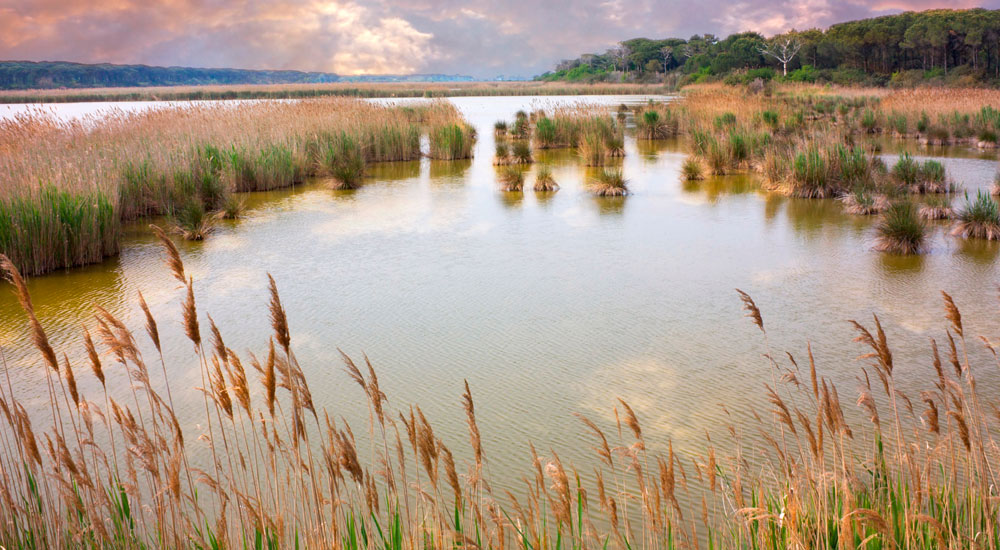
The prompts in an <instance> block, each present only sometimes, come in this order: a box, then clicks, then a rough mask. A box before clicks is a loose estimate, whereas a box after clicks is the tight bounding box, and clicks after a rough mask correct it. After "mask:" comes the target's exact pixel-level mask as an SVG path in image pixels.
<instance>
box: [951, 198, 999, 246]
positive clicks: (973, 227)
mask: <svg viewBox="0 0 1000 550" xmlns="http://www.w3.org/2000/svg"><path fill="white" fill-rule="evenodd" d="M955 220H956V224H955V229H954V231H953V233H954V234H955V235H959V236H961V237H964V238H966V239H987V240H990V241H995V240H1000V207H998V206H997V201H995V200H993V197H991V196H990V195H989V194H987V193H983V192H977V193H976V200H974V201H973V200H969V196H968V194H966V196H965V206H964V207H962V208H960V209H959V210H958V212H956V213H955Z"/></svg>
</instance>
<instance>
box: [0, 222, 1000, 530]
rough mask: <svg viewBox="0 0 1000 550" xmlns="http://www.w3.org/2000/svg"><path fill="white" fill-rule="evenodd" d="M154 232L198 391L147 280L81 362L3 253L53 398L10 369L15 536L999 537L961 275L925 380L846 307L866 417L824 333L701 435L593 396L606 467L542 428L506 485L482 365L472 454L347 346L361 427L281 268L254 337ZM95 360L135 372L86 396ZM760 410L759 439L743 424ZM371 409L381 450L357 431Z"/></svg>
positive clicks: (988, 426)
mask: <svg viewBox="0 0 1000 550" xmlns="http://www.w3.org/2000/svg"><path fill="white" fill-rule="evenodd" d="M157 235H158V236H159V238H160V240H161V242H162V244H163V247H164V250H165V254H166V258H167V265H168V269H169V271H170V272H171V273H172V275H173V277H174V278H175V280H176V281H177V283H178V284H179V285H180V288H179V289H178V291H177V292H178V294H179V296H180V297H181V298H182V299H183V307H182V312H181V322H182V326H183V327H184V330H185V334H186V336H187V339H188V341H189V343H190V344H191V348H190V349H191V354H192V356H193V357H195V358H196V359H197V364H199V365H200V367H199V368H200V370H201V377H202V380H203V383H202V384H201V386H202V387H203V388H204V391H202V392H199V390H197V389H194V388H178V387H171V386H170V384H169V382H168V380H169V379H168V377H167V376H166V373H167V367H166V365H165V364H162V362H161V357H162V354H161V347H160V346H161V342H160V333H159V329H158V326H159V320H158V319H156V318H154V317H153V315H152V314H150V312H149V309H148V307H147V306H146V303H145V301H144V300H143V298H142V296H141V294H140V295H139V297H138V307H139V309H140V310H141V311H142V312H143V316H144V318H145V319H146V323H145V328H144V330H142V331H139V332H135V333H134V332H132V331H131V330H130V329H129V328H128V327H127V326H126V325H125V324H124V323H123V322H122V321H121V320H120V319H118V318H116V317H114V316H113V315H111V314H110V313H108V312H107V311H105V310H103V309H100V308H97V309H96V313H95V318H94V321H93V326H92V327H87V331H86V332H84V333H83V334H82V337H81V346H82V347H83V348H84V351H85V357H87V358H88V359H87V363H88V364H87V365H86V366H83V365H74V364H72V363H71V362H70V361H69V360H68V359H67V357H68V355H69V354H68V353H66V354H64V353H62V351H63V350H60V352H57V351H56V350H55V349H53V348H52V347H51V345H50V344H49V341H48V338H47V336H46V331H45V327H44V326H42V325H41V324H40V323H39V322H38V320H37V318H36V317H35V313H34V307H33V304H32V302H31V297H30V295H29V294H28V291H27V288H26V286H25V285H24V281H23V279H22V278H21V276H20V275H19V273H18V271H17V269H16V267H15V266H14V265H13V263H12V262H11V261H10V260H9V259H7V258H6V257H0V268H2V270H3V272H4V273H5V275H6V276H7V277H8V279H9V280H10V281H11V283H12V286H13V288H14V291H15V292H17V294H18V296H19V299H20V302H21V305H22V308H23V310H24V315H25V317H26V318H27V320H28V324H27V326H28V328H27V330H28V331H29V334H27V335H25V338H26V339H28V340H30V341H31V342H33V343H34V345H35V346H36V348H37V350H38V354H39V369H38V371H39V372H38V374H39V376H40V377H44V378H45V382H44V388H45V390H44V392H43V395H47V397H43V399H42V406H43V407H45V408H47V409H49V411H48V412H49V413H50V414H51V418H52V419H55V420H53V421H52V423H51V424H46V425H43V422H39V421H38V420H37V419H36V418H35V417H33V416H32V415H30V414H29V413H28V406H29V403H28V401H27V400H26V399H27V398H26V397H25V394H26V393H30V394H31V395H32V396H34V395H35V394H34V393H33V391H32V389H31V388H22V387H16V386H15V385H14V384H13V383H12V382H11V380H10V378H5V379H4V382H3V383H0V404H2V405H3V406H2V408H0V410H2V413H3V414H2V420H0V425H2V426H3V428H2V430H0V438H2V439H3V445H2V446H0V464H2V466H3V468H2V470H0V543H2V544H3V545H4V546H5V547H6V548H14V549H22V548H148V547H171V548H230V547H244V548H293V547H294V548H331V547H332V548H344V549H346V550H360V549H362V548H373V547H377V548H384V549H399V550H403V549H418V548H419V549H424V550H429V549H441V550H443V549H448V548H451V549H453V548H457V547H475V548H495V549H501V548H518V549H522V550H537V549H543V548H550V549H560V548H567V549H570V548H577V549H582V548H614V549H623V550H628V549H635V548H663V549H671V548H682V547H683V548H926V549H932V548H954V547H968V546H975V547H977V548H997V547H1000V533H998V532H997V529H998V525H1000V522H998V521H997V519H998V518H997V494H996V486H997V485H996V483H995V480H994V476H995V472H996V471H997V468H998V466H1000V452H998V448H1000V446H998V445H997V441H996V440H995V437H996V434H997V433H998V431H997V428H998V426H997V422H998V419H997V417H996V416H994V414H993V412H992V411H996V410H997V406H998V403H997V402H996V399H995V398H994V396H991V395H989V394H988V392H985V391H983V390H982V389H980V388H979V387H978V386H977V382H976V380H977V378H978V377H979V376H981V374H982V372H983V371H982V369H984V368H991V369H992V368H996V367H997V366H998V365H980V364H973V363H972V362H971V360H970V356H971V355H973V354H970V348H971V346H973V345H985V346H986V347H987V348H988V350H990V351H993V347H992V344H991V343H990V342H989V340H986V339H983V340H982V344H974V343H973V340H970V339H971V338H973V336H972V335H970V334H967V333H966V332H965V331H966V330H967V327H966V326H965V324H964V323H965V322H966V320H965V319H964V318H963V317H962V315H961V312H960V310H959V308H958V307H957V305H956V304H955V303H954V301H953V300H952V299H951V297H950V296H949V295H947V294H943V304H944V312H945V313H944V323H945V327H944V328H945V329H946V330H945V335H946V339H945V340H944V341H943V342H942V343H941V346H939V345H938V343H937V342H936V341H935V340H933V339H932V340H931V341H930V342H929V344H928V350H927V359H928V360H927V366H926V367H925V368H927V369H928V376H927V377H926V384H925V386H924V387H923V391H921V392H919V393H918V394H908V393H907V392H906V391H904V390H903V389H902V388H901V387H900V386H899V385H898V384H897V381H896V376H897V366H898V365H897V362H896V360H895V358H894V357H895V356H896V354H895V353H894V350H893V349H892V346H891V345H890V338H889V336H888V335H887V331H886V330H885V329H884V327H883V326H882V324H881V323H880V320H879V318H878V317H877V316H875V317H874V318H873V319H872V320H871V321H870V322H868V323H859V322H852V323H853V326H854V329H855V331H856V334H857V338H856V339H855V341H856V342H857V343H858V351H859V355H860V357H859V359H860V362H859V367H858V379H859V381H860V384H859V389H858V394H857V395H858V397H857V401H856V404H857V407H859V409H860V410H861V412H863V413H864V417H866V418H867V419H868V420H867V421H864V422H856V423H849V422H848V420H847V418H849V417H852V416H854V415H851V414H849V413H848V412H847V411H846V410H845V402H846V401H848V400H847V399H842V398H841V393H842V392H841V391H840V390H839V389H838V388H837V387H836V385H835V384H834V383H833V381H832V380H830V379H829V378H828V377H826V376H824V374H823V371H822V369H821V365H819V364H817V362H816V361H814V360H813V355H812V353H811V350H809V349H808V348H807V349H806V350H805V351H806V352H805V354H804V357H805V358H804V359H803V360H802V361H798V360H796V358H795V356H794V355H792V354H791V353H788V354H778V353H773V352H771V351H770V350H769V351H768V353H767V355H766V356H765V358H764V360H763V362H762V364H761V378H762V379H764V380H768V379H769V381H768V382H765V383H764V384H763V386H764V387H763V389H762V391H761V400H762V401H766V402H767V403H768V405H767V406H768V408H769V409H770V410H769V411H768V412H769V414H766V415H757V414H754V415H752V416H748V417H747V418H745V419H742V420H739V421H735V420H734V422H736V424H733V425H731V426H730V427H729V433H728V434H707V435H706V441H705V445H704V448H703V450H699V451H694V452H691V451H687V450H685V449H681V448H675V447H674V445H673V444H672V442H670V441H669V440H667V441H661V440H660V438H658V437H654V436H652V435H651V433H650V432H648V431H646V430H645V429H644V426H643V423H642V419H641V418H639V416H638V415H637V414H636V413H635V411H634V410H633V408H632V407H631V406H629V404H628V402H627V401H626V400H623V399H619V400H618V401H617V402H615V403H613V407H614V413H615V414H614V417H615V418H617V419H618V422H617V425H616V424H615V423H604V422H598V421H594V420H592V419H590V418H588V417H586V416H583V415H580V416H579V420H580V429H581V431H582V432H584V433H586V434H587V436H588V438H589V439H590V441H591V442H593V448H594V453H595V458H596V462H597V464H598V465H597V467H596V468H595V469H594V470H593V472H580V471H578V470H577V469H576V468H574V467H573V465H572V464H569V463H565V462H563V461H562V460H560V458H559V454H558V453H557V451H555V450H550V451H548V452H545V453H542V454H539V453H537V452H536V451H535V447H534V446H532V447H531V453H530V456H528V457H526V469H525V471H526V475H525V477H524V480H525V486H524V487H523V489H521V490H513V491H506V490H503V489H502V488H501V487H500V486H498V485H497V484H495V483H494V482H492V481H491V478H490V467H489V465H490V460H489V458H488V457H489V453H488V448H487V446H486V445H484V436H483V434H482V433H481V432H480V430H479V426H478V424H477V421H476V414H477V408H476V404H475V401H474V398H473V396H474V392H473V389H472V388H470V387H469V385H468V384H467V383H466V384H465V389H464V392H463V394H462V396H461V401H462V407H461V409H459V410H458V411H456V413H457V414H461V415H462V416H463V417H464V418H465V419H466V421H467V425H468V439H467V442H468V443H467V444H468V447H467V448H464V449H463V451H464V452H462V453H461V454H459V453H457V452H456V450H457V448H455V447H452V446H449V445H448V444H447V443H446V442H445V441H443V440H442V439H440V438H439V437H438V436H437V435H436V434H435V431H434V428H433V426H432V425H431V423H430V422H429V421H428V420H427V418H426V416H425V415H424V413H423V411H422V410H421V409H420V407H419V406H415V405H414V406H409V407H408V406H405V405H403V406H400V407H398V408H394V407H393V406H390V401H389V400H388V399H387V396H386V395H385V394H384V393H383V391H382V390H381V389H380V383H379V376H378V373H377V371H376V369H375V368H374V366H373V365H372V364H371V363H370V362H369V361H367V359H364V360H363V361H360V362H355V361H354V359H353V358H351V357H349V356H347V355H344V354H342V359H343V363H344V371H345V372H344V374H345V380H348V381H350V382H352V383H353V384H355V385H356V386H357V387H358V390H359V392H360V393H361V394H362V395H364V396H365V398H366V400H367V409H368V410H367V412H368V417H369V421H368V423H367V426H364V427H362V426H354V427H352V426H350V425H348V424H347V423H346V422H345V421H343V420H337V414H336V411H334V410H330V409H329V408H328V406H327V404H325V403H321V402H315V401H314V400H313V397H312V393H311V392H310V388H309V383H308V380H307V379H306V376H305V375H304V374H303V368H302V366H301V365H300V364H299V362H298V360H297V359H296V354H295V351H294V349H295V345H294V340H293V337H292V335H293V332H292V330H291V328H290V327H289V323H288V316H287V314H286V311H285V308H284V306H283V304H282V302H281V298H280V294H279V292H278V284H277V282H276V281H274V280H273V279H270V278H269V281H268V286H269V295H270V298H269V304H267V305H266V306H265V305H264V304H262V309H264V308H265V307H266V308H267V311H268V313H267V315H269V317H270V320H271V326H272V328H273V335H272V337H271V338H270V340H269V341H268V342H263V343H262V344H263V346H262V347H261V349H260V350H258V351H259V353H257V354H251V353H247V354H245V355H241V354H240V353H238V352H236V351H234V350H233V349H231V348H229V347H228V346H226V344H225V341H224V336H223V334H224V333H225V332H228V331H229V330H239V327H218V326H216V325H215V323H214V322H213V321H212V319H211V317H210V316H207V315H205V314H204V312H200V311H199V310H198V307H197V303H198V302H197V299H198V295H197V293H196V291H195V281H194V280H193V279H192V278H191V277H189V276H188V273H187V272H186V271H185V266H184V263H183V259H182V258H181V256H180V254H179V253H178V251H177V248H176V247H175V246H174V244H173V243H172V242H171V241H170V240H169V238H168V237H167V235H166V234H165V233H163V232H162V231H158V230H157ZM739 298H740V300H742V302H743V306H744V309H745V311H746V313H747V317H749V319H750V321H751V322H752V323H753V325H754V326H756V327H757V328H758V329H759V330H760V331H761V333H762V335H763V337H764V342H765V345H767V340H768V331H767V328H766V327H767V326H768V325H767V324H766V323H765V318H764V314H763V313H762V312H761V310H760V309H759V308H758V306H757V304H756V303H755V302H754V301H753V299H752V298H751V297H750V296H749V295H747V294H745V293H743V292H739ZM733 302H734V310H735V309H736V304H737V300H736V297H735V296H734V299H733ZM141 349H148V350H152V357H146V356H144V355H143V353H142V351H140V350H141ZM993 356H994V357H995V354H993ZM847 359H849V358H845V360H847ZM157 363H160V364H159V365H157ZM161 370H162V376H161V375H160V371H161ZM79 377H94V378H95V379H96V381H97V382H99V386H98V387H100V388H107V387H108V385H114V384H122V385H125V387H129V388H133V390H132V394H131V396H130V397H129V398H127V399H123V400H121V401H117V400H115V399H114V398H112V397H111V396H110V395H109V392H108V391H107V390H101V393H102V394H101V395H97V396H93V395H91V396H86V395H83V394H81V392H80V390H79V386H78V384H77V380H78V378H79ZM181 391H191V392H194V393H196V394H198V395H200V396H201V398H202V401H203V403H204V414H205V416H204V419H203V421H202V422H200V424H201V427H199V428H198V430H199V431H200V433H198V434H193V433H192V428H191V427H185V426H181V425H180V423H179V422H178V421H177V419H176V415H175V411H176V408H175V404H174V403H175V401H174V398H175V396H176V395H178V392H181ZM32 399H34V397H32ZM611 405H612V404H609V406H611ZM32 406H34V405H32ZM847 406H849V404H847ZM46 422H48V421H46ZM746 429H752V430H756V431H757V432H758V433H759V434H760V435H761V436H762V437H761V438H760V440H759V441H761V442H760V443H750V442H749V441H746V440H744V438H743V436H742V435H741V434H743V433H744V431H745V430H746ZM359 430H360V431H359ZM364 430H366V431H367V434H368V437H369V438H370V439H371V441H372V445H371V448H370V449H368V450H363V449H360V448H359V444H358V440H357V439H356V437H355V434H356V433H358V434H362V433H364ZM193 435H197V437H192V436H193ZM197 447H207V455H208V456H209V457H210V458H208V459H207V462H208V464H207V465H206V464H195V462H194V460H193V459H192V458H191V456H189V455H191V454H192V452H193V450H194V449H195V448H197ZM456 456H467V457H468V459H467V460H465V461H462V462H459V461H458V460H457V459H456ZM698 503H700V506H699V505H698Z"/></svg>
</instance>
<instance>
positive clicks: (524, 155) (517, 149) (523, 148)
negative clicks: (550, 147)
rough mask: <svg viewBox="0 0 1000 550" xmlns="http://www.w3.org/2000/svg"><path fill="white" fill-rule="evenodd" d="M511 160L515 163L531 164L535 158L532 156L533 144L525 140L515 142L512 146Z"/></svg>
mask: <svg viewBox="0 0 1000 550" xmlns="http://www.w3.org/2000/svg"><path fill="white" fill-rule="evenodd" d="M511 161H512V162H513V163H514V164H531V163H533V162H535V159H534V158H532V157H531V146H529V145H528V142H527V141H525V140H518V141H515V142H514V145H513V147H512V148H511Z"/></svg>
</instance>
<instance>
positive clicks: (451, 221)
mask: <svg viewBox="0 0 1000 550" xmlns="http://www.w3.org/2000/svg"><path fill="white" fill-rule="evenodd" d="M444 202H445V204H435V203H434V202H432V201H431V199H430V197H418V196H414V195H385V196H380V197H379V198H378V200H377V201H373V202H371V203H368V204H356V205H355V207H354V208H351V209H344V208H339V209H338V208H330V209H328V210H326V209H324V211H329V212H330V213H331V217H332V218H333V219H331V220H329V221H326V222H323V223H320V224H317V225H316V226H314V227H313V228H312V230H311V231H312V234H313V235H315V236H317V237H320V238H322V239H326V240H328V241H336V240H339V239H342V238H346V237H354V236H360V235H367V234H372V233H380V234H398V233H429V232H434V231H441V230H445V229H448V228H450V227H453V226H454V225H456V223H457V222H458V221H459V220H460V219H461V218H460V216H459V215H456V213H455V211H454V205H452V204H448V201H444Z"/></svg>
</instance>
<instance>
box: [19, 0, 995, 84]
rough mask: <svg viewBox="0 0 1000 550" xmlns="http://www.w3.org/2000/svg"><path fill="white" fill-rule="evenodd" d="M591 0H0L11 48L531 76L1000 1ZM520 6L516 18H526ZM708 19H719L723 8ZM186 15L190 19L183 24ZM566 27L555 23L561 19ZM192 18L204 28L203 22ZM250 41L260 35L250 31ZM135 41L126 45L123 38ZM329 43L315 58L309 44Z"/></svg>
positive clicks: (252, 66)
mask: <svg viewBox="0 0 1000 550" xmlns="http://www.w3.org/2000/svg"><path fill="white" fill-rule="evenodd" d="M710 2H711V3H712V4H718V6H717V8H718V9H713V8H712V7H711V5H701V6H699V7H698V9H694V8H693V7H691V6H689V5H687V4H685V3H682V2H676V1H673V0H671V1H664V2H650V1H648V0H586V1H585V2H583V3H579V2H551V3H548V4H545V5H543V6H537V5H534V4H528V3H527V2H523V1H519V2H517V3H516V4H515V5H514V6H513V7H505V6H502V5H499V3H495V2H486V1H479V2H473V3H471V4H469V3H463V4H461V6H459V5H458V4H457V3H456V2H455V0H442V1H438V2H434V1H429V0H424V1H421V2H416V3H407V4H405V5H404V3H402V2H400V1H399V0H378V1H372V2H356V1H354V0H335V1H332V2H321V1H319V0H285V1H284V2H282V4H281V5H279V6H274V5H272V4H269V3H265V2H252V3H250V4H249V5H247V6H246V7H245V8H242V9H238V8H237V6H236V5H235V3H234V2H233V1H232V0H222V1H221V2H219V3H217V4H216V5H214V6H200V5H196V4H195V3H194V2H191V1H190V0H177V1H173V0H169V1H167V2H163V3H161V4H158V5H153V6H146V5H142V4H140V3H138V2H135V1H134V0H120V1H118V2H116V3H115V4H114V5H113V6H108V5H106V4H104V3H98V2H94V1H93V0H85V1H84V2H80V3H73V4H72V5H69V4H66V3H64V2H61V1H56V0H44V1H42V2H32V3H28V2H23V3H22V4H23V5H20V6H18V2H15V3H14V5H13V6H8V7H3V6H2V4H0V14H4V17H2V18H0V31H2V32H0V57H2V58H4V59H9V60H11V61H30V62H44V61H51V60H59V61H62V62H69V63H82V64H104V63H106V64H113V65H147V66H154V67H186V68H204V69H244V70H262V71H300V72H323V73H333V74H336V75H338V76H343V77H352V76H411V75H422V74H441V75H462V76H469V77H472V78H473V79H475V80H492V79H495V78H497V77H500V76H505V77H520V78H530V77H531V76H533V75H538V74H542V73H544V72H546V71H548V70H551V69H552V68H553V67H554V66H555V64H556V63H558V62H559V61H560V60H563V59H567V58H574V57H576V56H578V55H580V54H582V53H587V52H591V53H600V52H603V51H604V50H606V49H607V48H609V47H611V46H613V45H614V44H616V43H618V42H620V41H622V40H628V39H631V38H638V37H646V38H654V39H657V38H665V37H668V36H670V37H676V38H686V37H690V36H692V35H695V34H706V33H707V34H714V35H716V36H726V35H729V34H733V33H738V32H745V31H755V32H759V33H761V34H763V35H765V36H773V35H775V34H780V33H782V32H786V31H788V30H792V29H797V30H804V29H808V28H828V27H829V26H831V25H835V24H837V23H843V22H847V21H852V20H858V19H866V18H870V17H878V16H883V15H892V14H896V13H902V12H906V11H924V10H928V9H973V8H984V9H997V8H1000V0H990V1H986V2H969V1H962V0H960V1H958V2H953V3H950V4H949V5H943V4H944V3H942V2H934V1H923V0H915V1H913V0H911V1H903V0H884V1H879V2H874V3H872V4H871V5H867V3H865V2H860V1H855V0H851V1H847V2H833V1H831V0H785V1H782V2H777V3H776V2H769V1H767V0H746V1H741V2H736V3H733V4H732V5H729V6H727V4H728V3H726V2H718V0H710ZM514 14H516V15H517V17H514ZM708 14H720V15H716V16H711V15H708ZM182 19H183V20H184V21H183V23H185V24H183V25H182V24H180V23H181V22H182ZM560 19H562V20H564V21H566V24H563V25H560V26H559V29H558V30H553V28H552V25H551V21H554V20H560ZM192 21H194V23H191V22H192ZM248 37H250V38H248ZM121 44H128V45H129V46H128V47H121V46H120V45H121ZM306 51H309V52H317V53H316V54H310V55H303V54H302V52H306Z"/></svg>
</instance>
